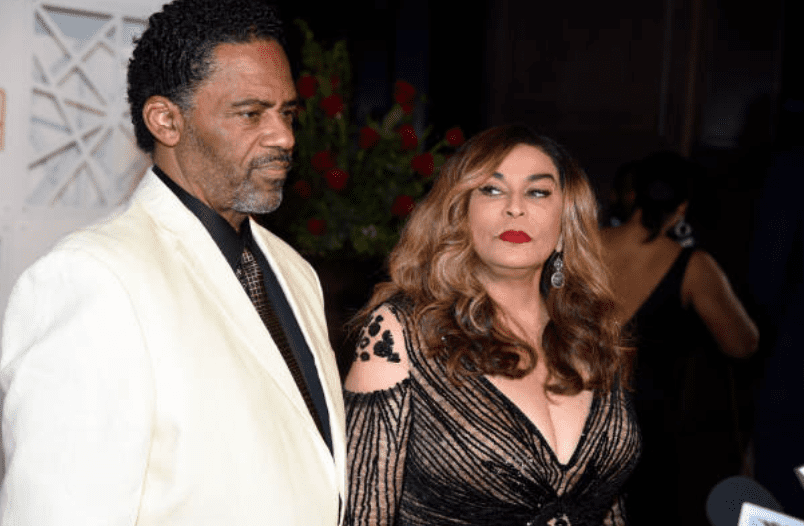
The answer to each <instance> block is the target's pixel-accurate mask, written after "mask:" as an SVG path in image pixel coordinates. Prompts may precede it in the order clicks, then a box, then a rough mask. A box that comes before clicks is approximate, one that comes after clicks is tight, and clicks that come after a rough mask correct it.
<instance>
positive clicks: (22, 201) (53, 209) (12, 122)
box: [0, 0, 162, 331]
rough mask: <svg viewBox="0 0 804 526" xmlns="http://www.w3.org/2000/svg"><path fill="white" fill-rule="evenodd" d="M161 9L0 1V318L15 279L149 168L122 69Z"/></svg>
mask: <svg viewBox="0 0 804 526" xmlns="http://www.w3.org/2000/svg"><path fill="white" fill-rule="evenodd" d="M161 4H162V2H161V1H160V0H53V1H42V0H0V317H2V314H3V311H4V309H5V304H6V301H7V298H8V294H9V293H10V291H11V286H12V284H13V282H14V281H15V280H16V278H17V276H18V275H19V273H20V272H22V270H23V269H24V268H26V267H27V266H28V265H30V264H31V263H32V262H33V261H34V260H35V259H36V258H37V257H39V256H41V255H42V254H44V253H45V252H46V251H47V250H48V249H49V248H50V247H51V246H52V245H53V243H54V242H56V240H58V239H59V238H60V237H62V236H63V235H65V234H67V233H68V232H70V231H71V230H74V229H75V228H78V227H81V226H83V225H85V224H87V223H89V222H91V221H94V220H96V219H97V218H99V217H102V216H105V215H107V214H108V213H109V212H110V211H111V210H112V209H113V208H116V207H117V206H118V205H120V204H121V203H123V202H124V201H125V199H126V197H127V196H128V195H130V193H131V190H132V189H133V187H134V186H135V185H136V183H137V182H138V181H139V180H140V178H141V177H142V174H143V173H144V172H145V170H146V169H147V168H148V166H149V165H150V159H149V158H148V156H146V155H145V154H144V153H142V152H141V151H140V150H138V149H137V147H136V143H135V140H134V134H133V129H132V126H131V119H130V116H129V113H128V103H127V100H126V67H127V64H128V59H129V57H130V56H131V51H132V49H133V43H134V39H135V38H136V37H138V36H139V35H140V34H141V33H142V31H143V30H144V29H145V26H146V22H147V19H148V16H149V15H150V14H151V13H153V12H154V11H156V10H158V9H159V8H160V6H161ZM3 110H5V111H3ZM1 330H2V329H0V331H1Z"/></svg>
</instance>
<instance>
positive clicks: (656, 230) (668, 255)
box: [602, 152, 758, 525]
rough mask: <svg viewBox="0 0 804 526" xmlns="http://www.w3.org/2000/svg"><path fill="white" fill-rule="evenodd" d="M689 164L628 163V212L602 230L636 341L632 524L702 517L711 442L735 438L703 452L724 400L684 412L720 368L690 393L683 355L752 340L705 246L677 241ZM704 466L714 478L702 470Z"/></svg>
mask: <svg viewBox="0 0 804 526" xmlns="http://www.w3.org/2000/svg"><path fill="white" fill-rule="evenodd" d="M694 169H695V167H694V165H692V163H690V162H689V161H687V160H685V159H684V158H683V157H681V156H679V155H678V154H674V153H669V152H666V153H659V154H654V155H652V156H650V157H648V158H646V159H644V160H642V161H640V162H638V163H636V164H635V165H634V167H633V189H634V199H635V201H634V212H633V214H632V215H631V217H630V218H629V219H628V220H627V221H626V222H625V223H624V224H622V225H621V226H619V227H616V228H609V229H604V230H603V232H602V239H603V245H604V248H605V258H606V261H607V264H608V265H609V269H610V270H611V273H612V279H613V283H614V290H615V291H617V295H618V300H619V304H618V312H619V317H620V319H621V320H624V321H625V320H627V321H628V328H629V330H630V331H631V332H632V335H633V343H634V344H635V345H636V347H637V349H638V351H637V357H636V367H635V384H634V386H635V395H634V398H635V407H636V409H637V416H638V419H639V425H640V428H641V430H642V436H643V440H644V445H643V456H642V460H641V461H640V464H639V466H638V468H637V471H636V472H635V474H634V477H633V478H632V479H631V481H630V482H629V486H628V493H629V515H630V516H631V518H632V519H633V520H634V522H635V523H636V524H641V523H651V524H668V525H669V524H690V525H691V524H697V523H701V524H706V523H707V522H706V519H705V517H704V511H703V510H704V504H705V499H706V494H707V492H708V490H709V489H710V488H711V486H712V485H713V484H714V483H715V482H717V480H718V479H719V478H722V477H723V476H725V475H727V474H728V473H723V472H722V468H720V467H719V466H718V462H717V459H716V458H714V455H715V452H718V450H719V452H721V453H722V451H724V450H725V449H726V448H729V449H728V450H729V451H730V450H731V449H736V448H730V446H731V442H729V443H716V444H715V445H714V446H713V447H712V448H711V449H709V453H706V452H707V446H706V444H705V440H704V439H705V438H707V437H706V436H705V435H704V434H703V431H704V429H702V425H703V424H706V425H709V426H710V427H712V426H713V425H714V419H715V418H717V416H718V415H721V414H725V415H728V414H729V413H728V411H727V409H728V408H727V407H718V408H717V411H714V410H713V411H710V412H709V413H708V414H705V415H703V416H702V417H701V418H699V419H697V420H703V421H704V422H703V423H701V422H698V421H694V420H696V419H694V418H693V417H692V412H693V411H697V412H698V413H703V411H702V410H700V409H698V408H703V407H707V408H709V409H712V406H713V405H714V404H713V403H712V402H711V400H712V399H713V396H712V393H713V391H716V390H717V389H716V388H715V387H714V386H715V385H717V382H718V381H719V380H720V378H718V376H722V374H721V375H718V374H717V372H718V371H717V370H716V369H715V370H712V371H710V375H709V377H708V378H706V380H705V384H706V386H707V387H706V389H699V391H704V392H702V393H698V394H697V395H693V394H692V393H693V390H691V389H690V386H691V385H692V381H691V379H692V373H693V372H694V371H693V368H692V367H691V365H690V364H692V363H699V364H701V365H703V364H704V361H703V360H704V359H705V358H706V356H705V355H704V351H705V349H706V348H707V346H709V347H712V348H714V347H715V346H716V347H717V348H719V350H720V351H721V352H722V353H723V354H725V355H727V356H732V357H737V358H744V357H747V356H749V355H751V354H752V353H753V352H754V351H755V350H756V348H757V343H758V332H757V328H756V325H754V323H753V321H752V320H751V318H750V317H749V316H748V314H747V313H746V311H745V309H744V308H743V306H742V304H741V303H740V301H739V300H738V299H737V296H736V295H735V294H734V291H733V290H732V288H731V285H730V284H729V281H728V279H727V278H726V276H725V274H724V273H723V271H722V270H721V268H720V267H719V266H718V264H717V262H716V261H715V260H714V259H713V258H712V256H711V255H709V254H708V253H706V252H705V251H703V250H699V249H695V248H694V247H692V246H686V247H685V246H683V243H680V240H682V239H685V238H686V239H689V235H688V234H689V226H688V225H687V223H686V222H685V221H684V216H685V213H686V211H687V207H688V202H689V188H688V183H687V181H688V178H689V175H690V174H691V173H692V172H693V171H694ZM671 237H673V238H674V239H671ZM687 245H690V244H689V243H687ZM711 340H713V341H714V343H713V344H711V345H709V343H708V342H709V341H711ZM711 354H714V353H711ZM709 361H710V362H711V361H712V360H709ZM697 369H698V371H697V372H699V373H700V372H701V371H702V370H703V368H702V367H698V368H697ZM699 376H700V374H699ZM722 390H723V391H725V390H726V388H725V387H724V388H723V389H722ZM705 395H706V396H707V398H704V396H705ZM721 399H722V400H728V398H727V397H726V396H723V397H722V398H721ZM724 403H725V402H724ZM685 426H686V427H690V428H695V429H694V430H695V432H696V433H697V434H696V436H695V437H694V438H695V445H694V447H692V448H687V449H682V448H680V442H679V439H680V436H681V435H680V433H681V432H682V427H685ZM710 437H715V435H711V434H710ZM724 446H725V447H724ZM694 456H695V457H700V458H699V459H698V460H696V459H695V458H693V457H694ZM721 456H722V454H721ZM687 471H689V472H687ZM707 473H711V477H713V479H714V480H708V479H707ZM734 474H736V473H734ZM656 510H664V511H663V512H662V513H661V514H657V513H656ZM687 510H691V511H689V512H688V511H687ZM677 512H678V516H676V515H675V514H676V513H677ZM695 520H697V521H698V522H695V523H694V522H693V521H695Z"/></svg>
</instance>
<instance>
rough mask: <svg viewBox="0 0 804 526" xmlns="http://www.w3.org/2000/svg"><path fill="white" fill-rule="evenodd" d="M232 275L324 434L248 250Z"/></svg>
mask: <svg viewBox="0 0 804 526" xmlns="http://www.w3.org/2000/svg"><path fill="white" fill-rule="evenodd" d="M235 275H236V276H237V279H238V280H240V284H241V285H243V288H244V289H246V293H247V294H248V297H249V298H250V299H251V302H252V303H253V304H254V307H255V308H256V309H257V313H259V315H260V318H262V322H263V323H264V324H265V327H267V328H268V332H269V333H271V338H273V340H274V343H275V344H276V346H277V347H278V348H279V352H280V353H281V354H282V358H284V359H285V363H287V365H288V369H290V374H291V375H293V379H294V380H295V381H296V386H297V387H298V388H299V391H300V392H301V395H302V398H304V403H305V404H307V409H308V411H310V414H311V415H312V417H313V420H314V421H315V425H316V426H317V427H318V431H319V432H320V433H321V435H322V436H324V433H323V426H322V425H321V421H320V420H319V418H318V412H317V411H316V410H315V406H314V405H313V398H312V397H311V396H310V391H309V389H307V382H305V380H304V375H303V373H302V371H301V368H300V367H299V363H298V362H297V361H296V357H295V356H293V351H292V350H291V348H290V344H289V343H288V339H287V337H286V336H285V331H284V329H282V323H281V322H280V321H279V316H277V315H276V312H275V311H274V309H273V307H272V306H271V301H270V300H269V299H268V293H267V291H266V290H265V282H264V281H263V274H262V270H261V269H260V265H259V263H257V260H256V259H255V258H254V254H252V253H251V251H250V250H249V249H248V247H245V246H244V247H243V253H242V254H241V255H240V263H239V264H238V266H237V270H235Z"/></svg>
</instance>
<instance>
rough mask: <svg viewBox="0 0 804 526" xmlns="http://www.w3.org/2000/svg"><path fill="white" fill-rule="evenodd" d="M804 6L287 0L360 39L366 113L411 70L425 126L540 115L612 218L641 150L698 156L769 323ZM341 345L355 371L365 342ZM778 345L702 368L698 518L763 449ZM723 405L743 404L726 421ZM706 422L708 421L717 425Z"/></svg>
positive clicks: (794, 134) (715, 211)
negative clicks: (770, 233) (758, 403)
mask: <svg viewBox="0 0 804 526" xmlns="http://www.w3.org/2000/svg"><path fill="white" fill-rule="evenodd" d="M802 5H804V2H801V1H800V0H765V1H763V2H760V3H757V2H739V1H737V0H620V1H614V2H598V1H590V0H564V1H562V2H533V1H532V0H510V1H490V0H486V1H485V2H484V1H477V2H472V3H458V2H428V1H426V0H358V1H353V2H349V3H348V5H345V4H342V3H334V2H333V3H330V4H322V5H311V4H310V3H308V2H286V3H285V4H284V5H283V11H284V16H285V19H286V20H288V21H290V20H293V19H294V18H303V19H304V20H306V21H307V22H308V23H309V25H310V27H311V29H312V30H313V31H314V32H315V34H316V37H317V38H318V39H319V40H321V41H323V42H325V43H332V42H333V41H334V40H337V39H340V38H346V39H348V44H349V49H350V53H351V57H352V66H353V71H354V75H355V78H354V85H355V104H356V109H357V115H358V119H359V120H360V117H361V116H364V115H366V114H368V113H371V112H377V113H384V111H385V110H387V109H388V105H389V104H388V102H386V101H390V100H391V94H392V90H393V83H394V81H395V80H397V79H403V80H406V81H408V82H410V83H411V84H413V85H414V86H415V87H416V88H417V89H418V90H419V91H421V92H423V93H425V94H426V95H427V97H428V99H429V104H428V105H427V106H426V107H425V108H423V109H417V113H416V114H415V115H416V118H417V123H418V125H419V127H420V129H421V128H423V127H424V125H425V124H433V125H434V129H435V135H438V134H440V133H443V132H444V131H446V130H447V129H449V128H451V127H453V126H460V127H461V128H462V129H463V131H464V132H465V134H466V136H467V137H468V136H470V135H472V134H474V133H476V132H478V131H480V130H482V129H485V128H487V127H489V126H493V125H497V124H503V123H508V122H524V123H526V124H529V125H531V126H533V127H534V128H536V129H537V130H540V131H542V132H544V133H546V134H548V135H551V136H553V137H555V138H557V139H558V140H559V141H561V142H562V143H564V144H565V145H566V146H567V147H568V148H569V150H570V151H571V152H573V153H574V155H575V156H576V157H577V158H578V159H579V161H580V162H581V164H582V166H584V167H585V168H586V170H587V172H588V174H589V177H590V179H591V181H592V184H593V186H594V187H595V189H596V191H597V195H598V200H599V202H600V205H601V210H602V217H603V219H604V221H605V220H606V218H607V211H608V203H609V201H610V198H611V197H610V193H611V188H612V182H613V178H614V174H615V172H616V170H617V169H618V168H619V167H620V166H622V165H623V164H625V163H626V162H628V161H632V160H635V159H639V158H642V157H644V156H646V155H647V154H649V153H652V152H654V151H658V150H665V149H666V150H673V151H676V152H679V153H681V154H683V155H685V156H688V157H690V158H691V159H692V160H694V161H697V162H698V163H699V164H700V165H702V167H703V168H704V170H702V172H701V174H700V175H699V176H698V179H697V180H696V181H694V188H693V198H692V200H691V205H690V211H689V213H688V220H689V221H690V223H691V224H692V226H693V229H694V235H695V238H696V241H697V243H698V245H699V246H701V247H702V248H704V249H705V250H707V251H708V252H710V253H711V254H712V255H713V256H714V257H715V259H716V260H717V261H718V262H719V263H720V265H721V266H722V267H723V269H724V270H725V272H726V274H727V275H728V277H729V279H730V281H731V283H732V285H733V287H734V289H735V291H736V292H737V295H738V296H739V297H740V299H741V300H742V302H743V303H744V304H745V305H746V307H747V308H748V310H749V312H750V314H751V315H752V317H754V319H755V320H757V321H758V322H759V323H760V332H761V334H762V335H765V336H767V335H768V334H771V333H772V332H773V320H767V319H763V316H762V313H761V312H759V308H758V307H757V306H756V305H755V304H754V301H753V299H752V297H751V294H750V293H749V259H750V257H749V256H750V254H751V238H752V235H753V229H754V219H755V202H756V201H757V200H758V198H759V196H760V194H761V192H762V189H763V183H764V181H765V177H766V172H767V168H768V166H769V165H770V162H771V159H772V155H773V154H774V152H776V151H779V150H783V149H785V148H787V147H789V146H790V145H791V144H799V145H800V144H801V143H802V141H801V137H802V132H801V130H802V129H804V124H803V123H802V106H804V103H802V99H804V90H803V89H802V81H801V80H800V79H799V78H798V77H799V76H801V77H804V75H801V74H800V71H799V70H800V69H801V66H802V62H801V58H802V54H801V48H802V45H801V44H802V36H801V34H802V30H801V28H799V27H797V22H799V21H801V20H802ZM290 35H291V38H290V46H289V47H290V51H291V59H293V56H292V53H293V50H294V49H296V50H297V49H299V47H300V43H301V40H300V39H299V36H298V34H295V35H294V31H293V29H292V28H291V31H290ZM294 39H295V40H294ZM798 190H799V189H798V188H791V189H790V191H791V192H798ZM796 257H798V258H799V259H801V258H802V255H801V254H798V255H797V256H796ZM756 259H759V261H761V260H762V257H761V255H760V257H759V258H755V260H756ZM799 267H801V265H799ZM318 270H319V272H320V273H322V282H324V287H325V292H327V293H328V301H330V298H333V297H337V294H338V292H337V291H338V290H340V289H343V288H346V289H349V290H352V291H354V290H357V289H359V286H358V287H357V288H355V286H354V284H351V283H350V284H346V285H342V286H340V288H339V287H338V286H335V285H333V284H332V282H333V281H337V280H338V279H340V278H339V276H343V275H355V274H359V275H362V276H366V275H370V272H371V271H370V270H368V269H357V268H356V267H349V268H345V269H341V270H342V271H343V272H341V273H338V272H335V274H333V275H331V276H327V275H326V272H327V269H326V268H319V269H318ZM375 274H376V273H375ZM375 277H376V276H375ZM359 279H362V278H358V280H359ZM795 279H797V280H798V281H799V282H800V281H801V276H798V277H797V278H795ZM327 282H329V284H327ZM328 287H330V289H329V290H327V288H328ZM362 293H364V294H365V293H366V292H365V291H363V292H362ZM364 300H365V298H362V297H358V298H357V299H355V298H351V300H349V301H351V302H352V303H353V305H357V306H359V305H361V304H362V302H363V301H364ZM349 301H347V302H346V303H348V302H349ZM342 307H343V306H342V305H341V306H340V308H341V310H343V309H342ZM350 308H352V307H350ZM353 308H357V307H353ZM347 310H348V309H347ZM336 331H337V329H336ZM761 338H762V336H761ZM337 339H338V338H337V337H336V338H335V340H336V341H337ZM768 340H769V339H768V338H767V337H766V338H765V341H766V342H767V341H768ZM336 348H337V345H336ZM339 352H340V353H341V358H342V359H343V362H342V369H344V370H345V369H346V368H348V362H349V360H348V350H344V349H340V350H339ZM766 353H767V349H764V350H763V349H762V348H761V350H760V353H758V354H757V356H756V357H755V358H752V359H751V360H749V361H747V362H742V363H739V364H737V363H736V362H728V361H726V362H724V361H718V360H726V359H724V358H722V357H720V358H718V357H713V356H710V357H708V358H707V357H704V358H703V359H702V361H701V364H703V365H700V366H699V367H698V369H697V370H696V371H697V372H696V374H698V375H699V378H700V382H699V383H698V384H696V387H695V388H694V389H692V390H691V391H690V393H693V395H691V396H692V397H693V399H694V405H695V406H696V407H697V408H698V411H699V412H698V418H700V422H698V423H699V424H701V425H700V426H698V425H697V424H696V423H693V427H694V428H695V429H696V431H695V433H694V435H691V437H690V441H689V450H688V451H686V452H685V456H686V458H687V461H686V462H683V463H682V465H680V466H679V470H680V472H681V473H682V475H683V476H684V478H685V480H689V481H690V484H691V485H695V484H697V486H696V488H693V490H691V491H693V493H695V495H697V496H696V497H695V499H693V500H694V502H693V501H690V502H689V503H687V504H685V506H688V507H689V509H688V510H686V511H685V516H686V517H687V519H686V520H685V524H701V525H703V524H706V520H705V518H704V516H703V499H704V498H705V496H706V493H707V492H708V489H709V488H711V486H712V485H713V484H714V483H715V482H716V481H717V480H720V479H721V478H723V477H725V476H728V475H733V474H736V473H737V472H739V471H740V470H741V469H742V466H743V465H744V462H745V461H746V457H745V451H746V450H747V441H748V438H749V437H750V435H751V425H752V415H753V413H752V411H753V400H754V398H755V395H754V393H755V390H756V386H757V383H758V381H759V380H760V377H761V375H762V363H763V362H762V360H763V356H764V354H766ZM344 357H345V358H344ZM735 407H736V409H735ZM718 414H723V415H727V416H723V417H722V418H721V417H718V418H713V415H714V416H717V415H718ZM729 414H730V415H731V416H728V415H729ZM706 422H709V424H710V425H709V427H708V429H709V431H708V432H707V433H708V434H704V433H703V432H701V429H703V428H704V427H706V425H705V424H706ZM713 422H721V423H722V424H721V423H713ZM748 460H749V461H750V457H749V458H748Z"/></svg>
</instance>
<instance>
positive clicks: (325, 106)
mask: <svg viewBox="0 0 804 526" xmlns="http://www.w3.org/2000/svg"><path fill="white" fill-rule="evenodd" d="M321 109H322V110H324V113H326V114H327V117H335V116H336V115H338V114H340V113H341V112H342V111H343V97H341V96H340V95H338V94H337V93H335V94H334V95H330V96H329V97H324V98H323V99H321Z"/></svg>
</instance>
